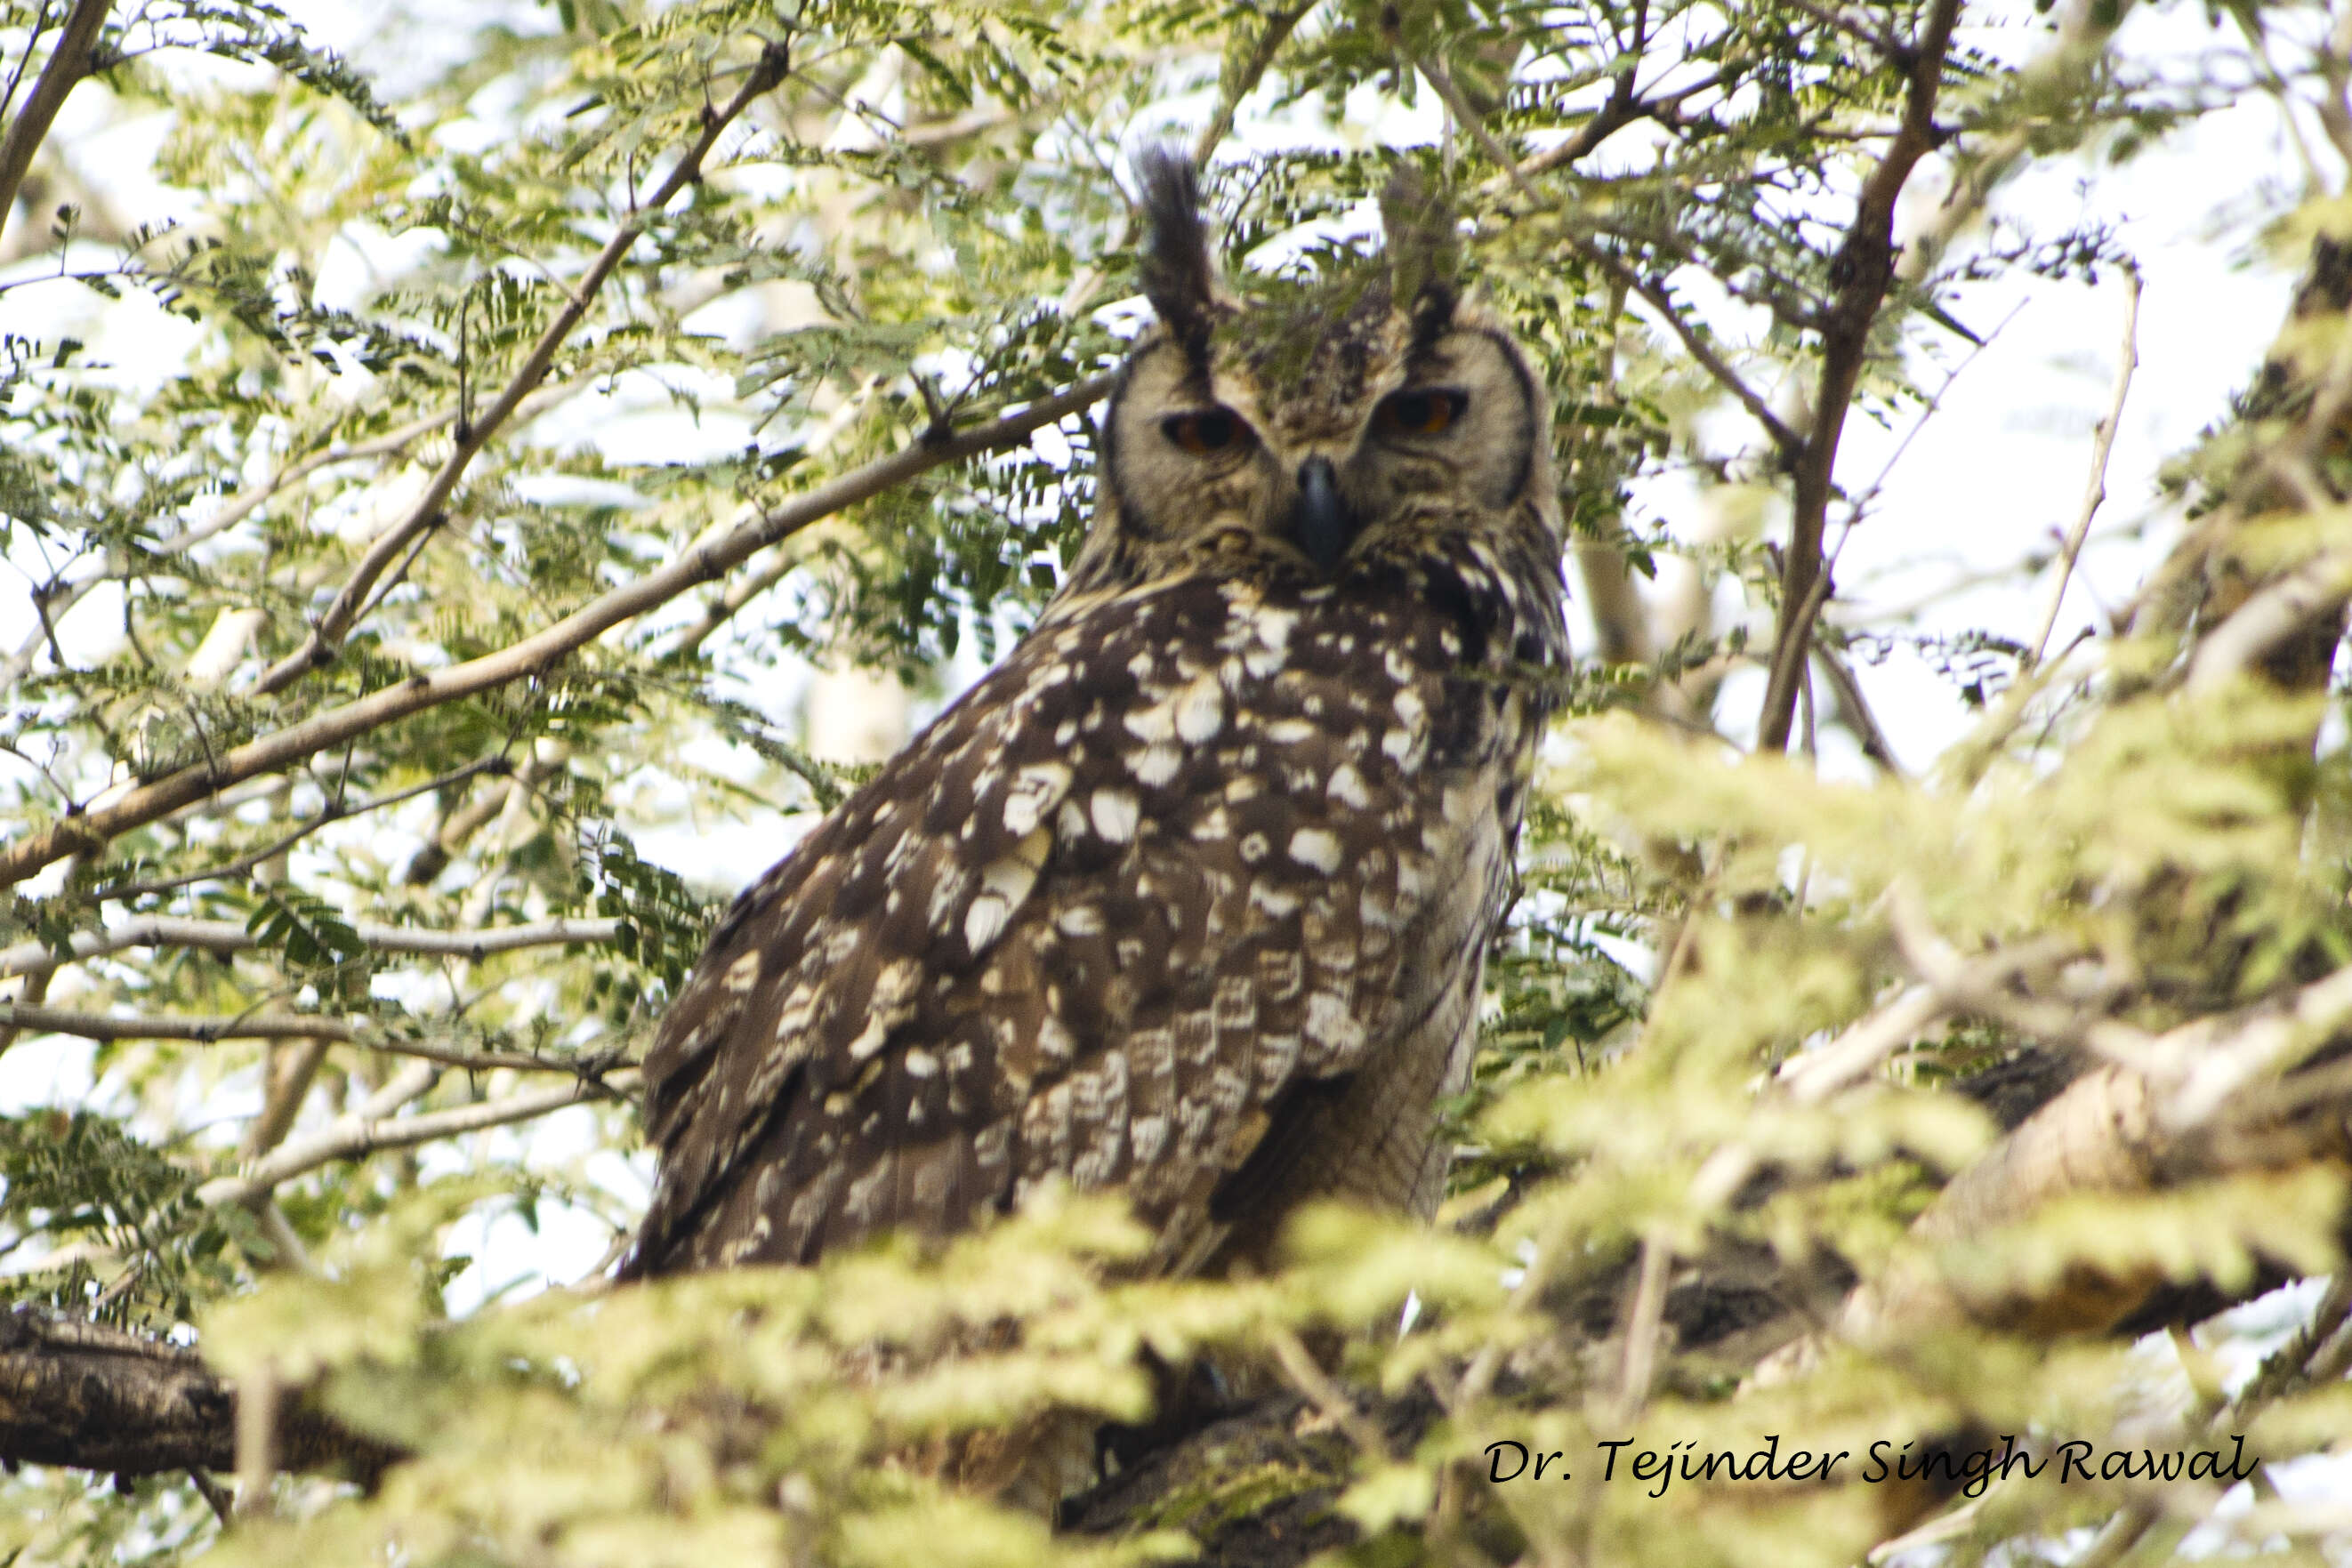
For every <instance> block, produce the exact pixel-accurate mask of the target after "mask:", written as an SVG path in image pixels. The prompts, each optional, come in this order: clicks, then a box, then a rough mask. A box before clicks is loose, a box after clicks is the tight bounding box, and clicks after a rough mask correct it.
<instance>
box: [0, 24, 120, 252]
mask: <svg viewBox="0 0 2352 1568" xmlns="http://www.w3.org/2000/svg"><path fill="white" fill-rule="evenodd" d="M107 10H108V0H74V8H73V10H72V12H71V13H70V14H69V15H68V16H67V17H66V22H65V26H64V28H63V29H62V30H61V31H59V33H58V42H57V47H55V48H53V49H51V50H50V51H49V63H48V64H47V65H46V66H43V67H42V68H41V79H40V80H39V81H37V82H35V83H34V84H33V91H32V95H31V96H30V97H28V98H27V99H25V107H24V108H23V109H21V110H18V111H17V113H16V120H13V121H12V122H10V124H9V126H8V133H7V135H6V136H5V137H0V232H5V229H6V227H7V224H8V214H9V213H10V212H11V211H13V210H14V209H15V207H16V192H17V191H18V190H19V189H20V188H21V187H22V186H23V185H24V183H25V174H26V171H27V170H29V169H31V168H32V166H33V154H34V152H37V150H38V149H39V147H40V145H41V141H42V139H43V138H45V137H47V135H48V133H49V127H50V126H51V125H52V124H54V123H56V121H57V118H58V110H60V109H62V108H64V107H65V101H66V95H67V94H68V93H70V92H72V91H73V89H75V88H76V87H77V86H79V85H80V82H81V79H82V78H84V77H86V76H88V75H89V73H90V70H91V68H92V67H93V66H94V65H95V64H96V63H97V62H96V60H95V58H94V52H95V50H96V48H97V47H98V33H99V29H100V27H102V26H105V25H106V13H107Z"/></svg>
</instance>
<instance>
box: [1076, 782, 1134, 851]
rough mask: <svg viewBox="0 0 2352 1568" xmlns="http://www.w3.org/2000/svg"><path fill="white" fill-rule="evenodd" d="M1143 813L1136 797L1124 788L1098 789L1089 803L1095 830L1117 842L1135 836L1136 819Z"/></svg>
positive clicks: (1123, 841)
mask: <svg viewBox="0 0 2352 1568" xmlns="http://www.w3.org/2000/svg"><path fill="white" fill-rule="evenodd" d="M1141 814H1142V812H1141V808H1140V807H1139V806H1138V805H1137V804H1136V800H1135V797H1134V796H1133V795H1131V794H1129V792H1128V791H1126V790H1124V789H1097V790H1096V791H1095V792H1094V797H1093V799H1092V800H1090V801H1088V803H1087V815H1088V816H1089V817H1090V818H1092V819H1093V821H1094V825H1095V831H1096V832H1097V833H1100V834H1101V835H1102V836H1103V837H1104V838H1106V839H1108V840H1109V841H1111V842H1112V843H1115V844H1123V843H1126V842H1127V841H1129V840H1130V839H1132V838H1134V837H1135V824H1136V821H1137V819H1138V818H1139V816H1140V815H1141Z"/></svg>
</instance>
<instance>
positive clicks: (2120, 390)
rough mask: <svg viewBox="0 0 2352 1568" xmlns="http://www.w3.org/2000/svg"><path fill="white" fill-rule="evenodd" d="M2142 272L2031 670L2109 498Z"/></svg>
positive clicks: (2132, 273) (2134, 364)
mask: <svg viewBox="0 0 2352 1568" xmlns="http://www.w3.org/2000/svg"><path fill="white" fill-rule="evenodd" d="M2139 289H2140V283H2139V269H2138V268H2137V267H2126V268H2124V340H2123V347H2122V348H2121V349H2119V350H2117V351H2116V352H2117V356H2118V357H2117V358H2116V382H2115V387H2114V389H2113V391H2111V392H2109V393H2108V395H2107V416H2106V417H2105V419H2103V420H2101V421H2099V423H2098V427H2097V428H2096V429H2095V430H2094V431H2093V432H2092V434H2091V472H2090V476H2089V477H2088V478H2086V479H2085V480H2084V484H2083V506H2082V509H2081V510H2079V511H2078V512H2076V513H2075V514H2074V527H2072V528H2068V529H2067V530H2066V538H2065V540H2064V542H2063V544H2062V545H2061V546H2060V548H2059V551H2058V575H2057V576H2056V577H2055V578H2053V580H2051V583H2050V596H2049V598H2048V600H2047V601H2045V602H2044V603H2043V604H2042V624H2041V626H2040V628H2039V629H2038V630H2036V631H2035V632H2034V633H2033V641H2032V642H2031V643H2027V644H2026V647H2027V649H2028V652H2027V653H2026V655H2025V664H2026V667H2027V668H2028V669H2031V668H2032V666H2034V665H2036V664H2040V663H2041V662H2042V653H2044V652H2046V651H2047V650H2048V649H2049V646H2050V633H2051V632H2052V630H2053V628H2055V627H2056V626H2057V624H2058V607H2059V605H2060V603H2062V602H2063V601H2064V599H2065V597H2066V583H2067V580H2069V579H2070V578H2072V577H2073V576H2074V562H2075V561H2076V560H2077V559H2080V558H2081V556H2082V554H2083V541H2084V539H2086V538H2089V537H2090V533H2091V519H2092V518H2093V517H2097V516H2098V515H2099V506H2100V504H2101V503H2102V502H2104V501H2105V499H2106V498H2107V455H2108V454H2109V453H2111V452H2113V451H2114V450H2115V447H2116V427H2117V426H2118V425H2120V424H2121V423H2123V417H2124V398H2125V396H2126V394H2127V393H2128V392H2130V391H2131V382H2132V371H2135V370H2136V369H2137V368H2138V366H2139Z"/></svg>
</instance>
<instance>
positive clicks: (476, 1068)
mask: <svg viewBox="0 0 2352 1568" xmlns="http://www.w3.org/2000/svg"><path fill="white" fill-rule="evenodd" d="M0 1027H5V1028H8V1029H20V1030H28V1031H30V1032H33V1033H36V1034H65V1035H72V1036H73V1037H75V1038H76V1039H78V1040H188V1041H191V1042H193V1043H194V1044H197V1045H215V1044H218V1043H219V1042H220V1041H222V1040H331V1041H333V1042H334V1043H336V1044H338V1045H356V1046H361V1047H364V1048H365V1049H367V1050H369V1051H382V1052H383V1053H384V1054H385V1055H386V1056H405V1057H413V1058H415V1060H417V1061H426V1062H431V1063H433V1064H434V1065H436V1067H451V1068H457V1069H459V1070H461V1071H468V1072H493V1071H499V1070H502V1069H503V1070H505V1071H510V1072H568V1073H572V1074H573V1075H574V1076H585V1077H593V1076H595V1075H596V1072H597V1071H598V1070H599V1069H601V1068H602V1067H604V1066H605V1065H607V1064H609V1061H610V1058H606V1057H594V1058H583V1059H578V1060H572V1061H566V1060H563V1059H562V1058H559V1057H541V1056H532V1055H530V1054H529V1053H528V1052H525V1051H467V1050H464V1049H462V1048H460V1047H457V1046H453V1045H443V1044H441V1043H439V1042H437V1041H435V1040H418V1039H414V1038H410V1037H407V1036H404V1035H398V1034H393V1033H389V1032H387V1031H385V1030H380V1029H368V1028H364V1027H362V1025H360V1024H356V1023H352V1022H351V1021H350V1020H348V1019H339V1018H330V1017H328V1016H326V1015H325V1014H323V1013H261V1012H255V1013H239V1014H236V1015H234V1016H226V1017H220V1016H204V1017H195V1016H190V1015H186V1014H178V1015H173V1014H156V1013H144V1014H142V1013H92V1012H77V1011H74V1010H72V1009H67V1008H47V1007H41V1008H36V1007H26V1006H25V1005H24V1004H23V1003H21V1002H0Z"/></svg>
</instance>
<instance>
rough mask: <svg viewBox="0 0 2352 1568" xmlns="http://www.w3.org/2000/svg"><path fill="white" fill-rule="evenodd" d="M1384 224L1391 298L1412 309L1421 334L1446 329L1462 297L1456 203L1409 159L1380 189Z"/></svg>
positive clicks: (1460, 251)
mask: <svg viewBox="0 0 2352 1568" xmlns="http://www.w3.org/2000/svg"><path fill="white" fill-rule="evenodd" d="M1381 229H1382V230H1383V231H1384V232H1385V233H1386V235H1387V239H1388V258H1389V292H1390V298H1393V299H1394V300H1395V301H1396V302H1397V303H1398V304H1399V305H1400V306H1402V308H1404V309H1405V310H1407V311H1409V312H1410V313H1411V314H1412V318H1413V321H1414V324H1415V326H1416V328H1417V329H1418V330H1419V331H1420V332H1421V333H1423V334H1434V333H1436V332H1440V331H1443V330H1444V329H1445V327H1446V324H1447V323H1448V322H1449V321H1451V320H1452V319H1453V316H1454V301H1455V300H1456V299H1457V298H1459V296H1460V289H1459V286H1458V284H1457V282H1456V278H1457V277H1458V275H1459V273H1460V271H1461V267H1462V235H1461V233H1460V231H1459V230H1457V229H1456V228H1455V227H1454V204H1453V203H1452V202H1450V201H1448V200H1447V199H1446V196H1445V193H1444V191H1442V190H1439V189H1436V188H1434V187H1433V186H1432V185H1431V184H1430V183H1429V181H1428V179H1427V178H1426V177H1425V176H1424V175H1423V173H1422V172H1421V171H1420V170H1419V169H1416V168H1414V167H1413V166H1412V164H1410V163H1408V164H1406V165H1404V166H1403V167H1402V168H1400V169H1399V170H1398V171H1397V172H1395V173H1394V174H1392V175H1391V176H1390V177H1389V183H1388V185H1387V187H1386V188H1385V189H1383V190H1382V191H1381Z"/></svg>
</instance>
